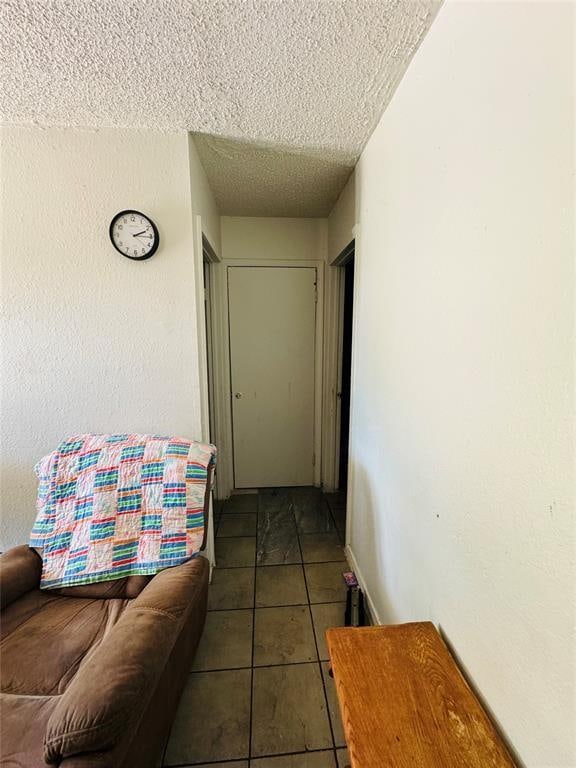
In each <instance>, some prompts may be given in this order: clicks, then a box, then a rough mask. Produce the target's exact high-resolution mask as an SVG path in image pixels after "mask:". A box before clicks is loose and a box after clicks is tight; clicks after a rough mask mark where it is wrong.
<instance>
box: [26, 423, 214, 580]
mask: <svg viewBox="0 0 576 768" xmlns="http://www.w3.org/2000/svg"><path fill="white" fill-rule="evenodd" d="M215 461H216V449H215V448H214V446H213V445H207V444H203V443H198V442H192V441H190V440H184V439H182V438H177V437H160V436H156V435H137V434H122V435H96V434H86V435H77V436H75V437H71V438H69V439H68V440H65V441H64V442H62V443H60V445H59V446H58V448H57V449H56V450H55V451H53V452H52V453H50V454H48V455H47V456H45V457H44V458H43V459H41V461H40V462H39V463H38V464H37V465H36V473H37V475H38V479H39V487H38V509H37V517H36V522H35V524H34V527H33V529H32V533H31V535H30V546H31V547H37V548H41V549H42V558H43V567H42V580H41V584H40V586H41V587H42V588H43V589H50V588H57V587H65V586H73V585H76V584H91V583H93V582H97V581H109V580H111V579H119V578H123V577H125V576H131V575H153V574H155V573H157V572H158V571H160V570H163V569H164V568H169V567H170V566H174V565H180V564H181V563H183V562H185V561H186V560H189V559H190V558H191V557H194V556H195V555H197V554H198V552H199V551H200V547H201V546H202V541H203V538H204V497H205V492H206V483H207V479H208V468H209V467H210V465H212V464H214V463H215Z"/></svg>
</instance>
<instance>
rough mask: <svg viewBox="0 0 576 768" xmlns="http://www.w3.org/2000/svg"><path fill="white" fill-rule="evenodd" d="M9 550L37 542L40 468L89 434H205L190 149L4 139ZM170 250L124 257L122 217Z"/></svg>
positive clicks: (114, 134)
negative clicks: (116, 220)
mask: <svg viewBox="0 0 576 768" xmlns="http://www.w3.org/2000/svg"><path fill="white" fill-rule="evenodd" d="M1 159H2V184H1V187H0V194H1V198H0V201H1V206H2V210H1V219H2V229H1V236H2V242H1V246H2V247H1V266H2V272H1V290H2V312H3V325H2V335H1V340H2V390H1V430H0V433H1V437H2V442H1V454H0V461H1V473H2V485H1V491H2V493H1V518H2V542H1V545H2V548H6V547H8V546H10V545H13V544H16V543H19V542H23V541H26V539H27V534H28V532H29V529H30V526H31V523H32V520H33V518H34V501H35V494H36V480H35V476H34V473H33V466H34V463H35V462H36V461H37V460H38V459H39V458H40V457H41V456H42V455H43V454H44V453H45V452H46V451H48V450H50V449H52V448H53V447H54V446H55V445H56V444H57V442H58V441H59V440H60V439H61V438H62V437H64V436H66V435H68V434H70V433H74V432H79V431H83V430H94V431H116V430H120V431H124V430H135V431H144V432H146V431H160V432H174V433H181V434H183V435H186V436H189V437H195V436H196V434H197V433H198V429H199V409H198V380H197V377H198V370H197V360H196V341H195V334H196V327H195V325H196V320H195V317H196V315H195V309H194V270H193V250H192V248H193V238H192V221H191V211H190V182H189V165H188V137H187V136H186V134H184V133H182V134H155V133H146V132H135V131H108V130H102V131H78V130H58V129H50V130H38V129H28V128H4V129H3V130H2V155H1ZM129 207H134V208H136V209H141V210H142V211H143V212H145V213H148V214H150V216H152V218H153V219H154V220H155V221H156V223H157V225H158V228H159V230H160V237H161V246H160V250H159V251H158V252H157V254H156V255H155V256H154V257H153V258H152V259H150V260H148V261H144V262H141V263H134V262H130V261H129V260H128V259H126V258H123V257H122V256H121V255H120V254H118V253H117V252H116V251H115V250H114V249H113V247H112V245H111V243H110V242H109V239H108V225H109V222H110V219H111V218H112V216H113V215H114V214H115V213H116V212H117V211H119V210H122V209H124V208H129Z"/></svg>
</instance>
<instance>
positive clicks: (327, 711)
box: [292, 512, 338, 768]
mask: <svg viewBox="0 0 576 768" xmlns="http://www.w3.org/2000/svg"><path fill="white" fill-rule="evenodd" d="M292 514H293V515H294V512H292ZM294 522H296V516H295V515H294ZM296 537H297V539H298V547H299V549H300V555H301V557H302V558H303V554H302V544H301V542H300V532H299V531H298V526H296ZM302 574H303V576H304V586H305V587H306V596H307V598H308V613H309V614H310V623H311V624H312V635H313V636H314V645H315V647H316V656H317V659H318V662H317V663H318V671H319V672H320V682H321V683H322V690H323V692H324V702H325V704H326V717H327V718H328V726H329V728H330V736H331V738H332V753H333V756H334V764H335V766H336V768H337V766H338V756H337V754H336V739H335V737H334V728H333V726H332V718H331V717H330V706H329V704H328V691H327V690H326V683H325V682H324V675H323V673H322V661H321V660H320V649H319V648H318V639H317V637H316V628H315V626H314V615H313V613H312V604H311V602H310V592H309V590H308V579H307V578H306V568H305V567H304V559H302Z"/></svg>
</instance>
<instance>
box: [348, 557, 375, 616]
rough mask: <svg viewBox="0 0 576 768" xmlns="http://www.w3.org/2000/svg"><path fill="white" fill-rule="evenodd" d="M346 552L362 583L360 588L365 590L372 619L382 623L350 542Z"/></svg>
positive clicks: (359, 581)
mask: <svg viewBox="0 0 576 768" xmlns="http://www.w3.org/2000/svg"><path fill="white" fill-rule="evenodd" d="M345 553H346V558H347V560H348V562H349V563H350V567H351V568H352V570H353V571H354V573H355V574H356V578H357V579H358V584H359V585H360V589H361V590H362V591H363V592H364V599H365V600H366V602H367V604H368V610H369V611H370V617H371V619H372V622H373V624H382V621H381V620H380V616H379V615H378V611H377V610H376V606H375V605H374V601H373V600H372V598H371V597H370V592H369V591H368V588H367V586H366V582H365V580H364V577H363V576H362V571H361V570H360V568H359V567H358V561H357V560H356V557H355V556H354V552H352V549H351V547H350V545H349V544H347V545H346V549H345Z"/></svg>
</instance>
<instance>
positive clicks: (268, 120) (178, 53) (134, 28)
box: [0, 0, 439, 215]
mask: <svg viewBox="0 0 576 768" xmlns="http://www.w3.org/2000/svg"><path fill="white" fill-rule="evenodd" d="M438 7H439V3H438V1H437V0H388V1H386V0H0V40H1V41H2V42H1V43H0V46H1V48H0V57H1V58H0V82H1V84H2V85H1V88H0V120H2V121H3V122H8V123H34V124H38V125H43V126H45V125H59V126H82V127H114V126H118V127H138V128H150V129H154V130H182V129H183V130H187V131H192V132H195V133H201V134H212V135H214V136H217V137H221V138H223V139H225V141H217V140H211V139H209V138H206V137H202V138H200V139H199V140H198V146H199V151H200V153H201V156H202V159H203V162H204V163H205V167H206V169H207V172H208V174H209V177H210V179H211V181H212V182H213V185H214V191H215V194H216V197H217V199H218V200H219V201H220V202H221V204H222V206H223V212H225V213H231V214H233V213H236V214H242V213H251V214H255V213H257V212H258V211H260V210H262V211H264V210H266V211H267V212H268V213H269V214H270V215H278V213H279V211H280V210H283V211H284V208H283V206H285V207H286V210H285V212H284V213H283V215H322V214H318V213H317V212H318V211H322V212H326V210H327V209H328V207H329V205H330V202H331V201H333V200H334V199H335V197H336V196H337V195H338V193H339V191H340V189H341V187H342V184H343V182H344V181H345V180H346V178H347V176H348V174H349V172H350V168H351V167H352V165H353V163H354V160H355V159H356V158H357V157H358V155H359V153H360V151H361V149H362V147H363V145H364V144H365V142H366V140H367V139H368V137H369V135H370V133H371V131H372V129H373V127H374V125H375V123H376V122H377V120H378V118H379V117H380V115H381V113H382V111H383V109H384V108H385V106H386V104H387V103H388V101H389V100H390V97H391V95H392V93H393V92H394V89H395V87H396V85H397V84H398V82H399V80H400V78H401V77H402V75H403V73H404V71H405V69H406V67H407V65H408V63H409V61H410V58H411V57H412V55H413V53H414V51H415V50H416V48H417V46H418V45H419V43H420V41H421V40H422V38H423V36H424V35H425V33H426V31H427V30H428V28H429V26H430V24H431V23H432V20H433V18H434V15H435V13H436V11H437V10H438ZM235 142H238V143H235ZM251 144H253V145H254V146H250V145H251ZM225 158H227V161H229V162H230V167H229V173H228V175H227V174H226V169H225V168H221V167H219V162H220V160H222V159H225ZM243 179H244V183H243ZM314 184H316V186H317V188H316V191H314V190H312V189H311V188H310V185H314ZM307 200H309V202H310V206H308V203H307V202H306V201H307ZM288 208H289V209H290V210H288ZM295 210H299V211H301V213H299V214H295V213H294V211H295ZM306 211H308V213H307V214H306V213H305V212H306ZM312 211H316V213H314V212H312ZM263 215H266V214H265V213H263Z"/></svg>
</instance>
